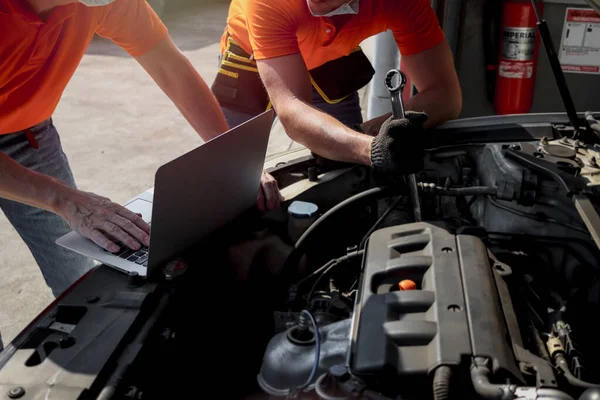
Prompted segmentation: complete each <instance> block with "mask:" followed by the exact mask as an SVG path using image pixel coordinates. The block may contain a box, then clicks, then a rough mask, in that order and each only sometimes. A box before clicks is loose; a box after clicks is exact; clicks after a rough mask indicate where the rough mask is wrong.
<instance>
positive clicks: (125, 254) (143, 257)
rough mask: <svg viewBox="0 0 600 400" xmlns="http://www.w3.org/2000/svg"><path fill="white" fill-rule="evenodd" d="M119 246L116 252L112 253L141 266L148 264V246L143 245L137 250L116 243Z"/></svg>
mask: <svg viewBox="0 0 600 400" xmlns="http://www.w3.org/2000/svg"><path fill="white" fill-rule="evenodd" d="M117 244H118V245H119V246H121V248H120V249H119V252H118V253H113V254H114V255H116V256H117V257H119V258H122V259H124V260H127V261H131V262H134V263H136V264H139V265H141V266H143V267H147V266H148V246H143V247H142V248H141V249H139V250H131V249H130V248H129V247H127V246H126V245H124V244H122V243H117Z"/></svg>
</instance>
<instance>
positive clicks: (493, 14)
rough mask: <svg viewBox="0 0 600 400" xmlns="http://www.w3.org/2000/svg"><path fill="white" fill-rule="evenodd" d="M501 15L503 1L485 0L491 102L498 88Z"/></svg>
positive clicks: (485, 50) (486, 56)
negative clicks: (497, 74) (497, 71)
mask: <svg viewBox="0 0 600 400" xmlns="http://www.w3.org/2000/svg"><path fill="white" fill-rule="evenodd" d="M501 15H502V1H499V0H486V1H485V3H484V5H483V26H482V33H483V49H484V59H485V84H486V90H487V97H488V100H489V101H490V102H493V101H494V92H495V89H496V70H497V68H498V51H499V48H498V46H499V43H500V22H501Z"/></svg>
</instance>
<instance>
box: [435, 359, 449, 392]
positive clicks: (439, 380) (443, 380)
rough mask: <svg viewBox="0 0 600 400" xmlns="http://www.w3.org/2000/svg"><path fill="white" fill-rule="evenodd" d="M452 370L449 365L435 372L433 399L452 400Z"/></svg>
mask: <svg viewBox="0 0 600 400" xmlns="http://www.w3.org/2000/svg"><path fill="white" fill-rule="evenodd" d="M451 377H452V369H450V367H448V366H447V365H442V366H440V367H438V368H437V369H436V370H435V375H434V376H433V399H434V400H448V399H449V398H450V378H451Z"/></svg>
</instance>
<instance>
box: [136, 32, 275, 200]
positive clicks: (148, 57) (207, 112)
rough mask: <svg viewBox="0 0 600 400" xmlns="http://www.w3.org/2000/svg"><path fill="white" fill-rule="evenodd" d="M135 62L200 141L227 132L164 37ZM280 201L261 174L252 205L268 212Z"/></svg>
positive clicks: (198, 80) (206, 92)
mask: <svg viewBox="0 0 600 400" xmlns="http://www.w3.org/2000/svg"><path fill="white" fill-rule="evenodd" d="M136 60H137V61H138V62H139V63H140V64H141V66H142V67H143V68H144V69H145V70H146V71H147V72H148V74H149V75H150V76H151V77H152V79H154V81H155V82H156V84H157V85H158V86H159V87H160V88H161V89H162V90H163V91H164V92H165V94H166V95H167V96H169V98H170V99H171V100H172V101H173V103H174V104H175V106H177V108H178V109H179V111H180V112H181V113H182V114H183V115H184V117H185V118H186V119H187V121H188V122H189V123H190V124H191V125H192V126H193V127H194V129H195V130H196V132H198V134H199V135H200V137H201V138H202V139H203V140H204V141H207V140H210V139H212V138H214V137H215V136H218V135H220V134H221V133H223V132H225V131H227V130H228V129H229V126H228V124H227V121H226V120H225V116H224V115H223V112H222V111H221V108H220V107H219V103H218V102H217V99H216V98H215V97H214V95H213V93H212V91H211V90H210V88H209V87H208V86H207V85H206V83H205V81H204V80H203V79H202V77H201V76H200V75H199V74H198V72H197V71H196V69H195V68H194V67H193V66H192V64H191V63H190V61H189V60H188V58H187V57H186V56H185V55H183V54H182V53H181V51H179V49H178V48H177V46H175V43H173V40H171V38H170V37H169V36H168V35H167V37H166V38H165V39H164V40H162V41H161V42H160V43H159V44H158V45H157V46H156V47H155V48H154V49H152V50H150V51H149V52H148V53H146V54H144V55H142V56H139V57H137V58H136ZM281 201H282V198H281V194H280V193H279V188H278V187H277V181H276V180H275V179H274V178H273V177H272V176H271V175H270V174H268V173H267V172H266V171H263V174H262V176H261V188H260V190H259V193H258V198H257V202H256V204H257V206H258V208H259V209H260V210H261V211H263V210H272V209H275V208H277V207H279V204H280V202H281Z"/></svg>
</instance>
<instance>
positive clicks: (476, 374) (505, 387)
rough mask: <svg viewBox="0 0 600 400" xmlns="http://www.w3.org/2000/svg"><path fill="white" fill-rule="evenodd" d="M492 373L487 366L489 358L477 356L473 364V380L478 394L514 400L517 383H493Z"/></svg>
mask: <svg viewBox="0 0 600 400" xmlns="http://www.w3.org/2000/svg"><path fill="white" fill-rule="evenodd" d="M490 375H491V371H490V369H489V368H488V367H487V360H486V359H484V358H480V357H478V358H475V359H474V360H473V365H472V366H471V380H472V381H473V388H474V389H475V391H476V392H477V394H478V395H480V396H481V397H483V398H485V399H495V400H512V399H514V398H515V390H517V385H510V384H502V385H499V384H494V383H491V382H490V378H489V376H490Z"/></svg>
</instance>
